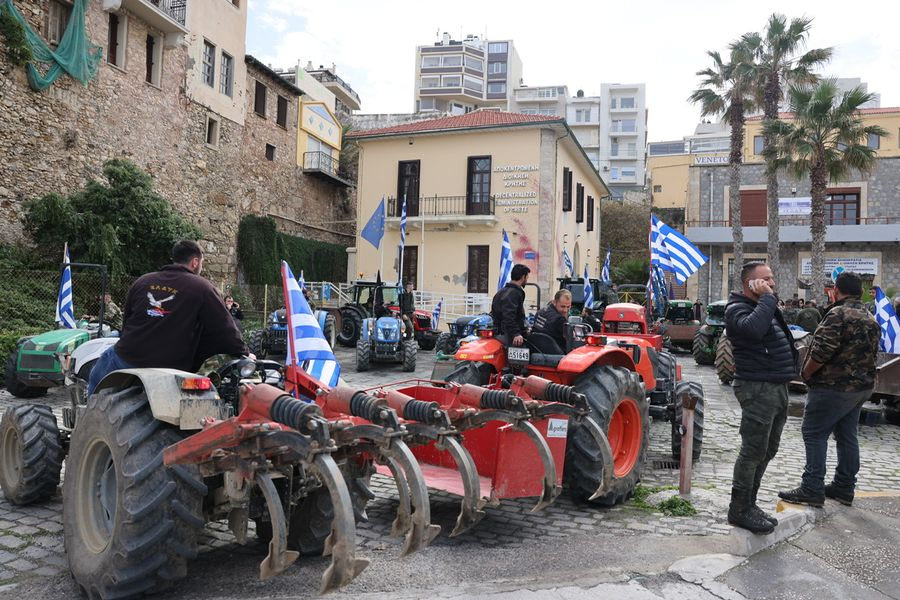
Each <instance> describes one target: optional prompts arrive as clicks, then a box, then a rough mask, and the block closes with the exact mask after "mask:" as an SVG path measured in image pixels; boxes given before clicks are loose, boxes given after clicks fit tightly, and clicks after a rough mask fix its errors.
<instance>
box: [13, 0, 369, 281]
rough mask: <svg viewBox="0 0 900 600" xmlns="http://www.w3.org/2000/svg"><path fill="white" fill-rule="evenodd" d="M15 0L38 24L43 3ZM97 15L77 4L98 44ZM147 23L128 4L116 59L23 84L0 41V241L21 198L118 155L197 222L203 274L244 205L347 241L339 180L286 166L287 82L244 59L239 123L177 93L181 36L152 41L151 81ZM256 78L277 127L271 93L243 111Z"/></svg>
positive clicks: (349, 210)
mask: <svg viewBox="0 0 900 600" xmlns="http://www.w3.org/2000/svg"><path fill="white" fill-rule="evenodd" d="M16 6H17V8H19V10H20V11H21V12H22V13H23V15H25V16H26V18H27V19H28V20H29V21H30V23H31V25H32V27H33V28H34V29H35V30H36V31H38V32H42V31H43V29H44V27H45V21H46V19H45V16H44V15H45V13H44V8H45V3H44V2H41V1H37V2H35V1H34V0H16ZM126 14H127V13H126ZM108 19H109V17H108V13H106V12H103V11H102V9H101V4H100V3H99V2H90V3H89V4H88V11H87V15H86V27H87V31H88V37H89V38H90V39H91V40H92V41H93V42H94V43H96V44H101V45H105V43H106V39H107V29H108ZM147 32H148V28H147V26H146V24H145V23H143V22H142V21H140V20H139V19H137V18H136V17H134V16H133V15H128V42H127V50H126V61H125V69H119V68H117V67H115V66H112V65H109V64H107V63H106V61H105V60H103V61H102V62H101V64H100V66H99V69H98V72H97V75H96V76H95V78H94V79H93V80H92V81H91V82H90V84H89V85H88V86H82V85H81V84H80V83H78V82H76V81H74V80H73V79H71V78H69V77H68V76H63V77H60V78H59V79H58V80H57V81H56V82H55V83H54V84H53V85H52V86H51V87H50V88H48V89H47V90H45V91H44V92H34V91H32V90H31V89H30V88H29V87H28V84H27V81H26V77H25V70H24V69H23V68H16V67H13V66H12V65H11V64H10V63H9V62H8V61H7V59H6V57H5V54H3V53H2V52H0V155H2V156H3V157H4V160H3V161H0V241H4V242H11V241H22V240H23V232H22V227H21V217H22V203H23V201H24V200H26V199H28V198H34V197H37V196H40V195H43V194H46V193H48V192H59V193H69V192H71V191H73V190H76V189H78V188H80V187H82V186H84V185H85V183H87V181H89V180H90V179H91V178H96V177H98V176H100V173H101V168H102V165H103V162H104V161H106V160H108V159H110V158H114V157H123V158H127V159H130V160H132V161H134V162H135V163H136V164H137V165H138V166H140V167H141V168H142V169H144V170H146V171H147V172H148V173H149V174H150V175H151V176H152V177H153V179H154V185H155V187H156V189H157V191H158V192H159V193H160V194H161V195H162V196H163V197H165V198H167V199H168V200H169V201H170V202H171V203H172V204H173V206H174V207H175V208H176V209H177V210H178V211H179V212H181V213H182V214H184V215H185V216H186V217H187V218H188V219H190V220H191V221H193V222H194V223H196V224H197V225H198V226H199V227H200V228H201V229H202V231H203V243H204V246H205V248H206V251H207V255H208V257H207V270H208V271H209V272H210V275H211V276H212V277H213V279H216V280H233V279H234V277H235V276H236V271H237V262H236V253H235V243H236V233H237V228H238V224H239V222H240V219H241V217H242V216H243V215H245V214H258V215H266V214H271V215H275V216H276V217H277V219H276V220H277V221H278V222H279V224H280V226H281V228H282V230H284V231H286V232H289V233H293V234H296V235H302V236H304V237H308V238H312V239H317V240H322V241H328V242H333V243H341V244H346V245H348V246H349V245H352V243H353V233H354V230H355V227H354V224H353V223H352V221H353V220H354V219H355V206H354V205H353V204H352V203H351V202H350V200H349V193H348V191H347V190H346V188H343V187H341V186H338V185H335V184H333V183H330V182H329V181H326V180H321V179H316V178H314V177H312V176H310V175H306V174H304V173H303V172H302V169H301V168H300V167H299V166H297V150H296V136H297V110H298V98H297V96H296V95H295V94H294V92H292V91H291V90H290V88H289V87H287V86H284V85H283V84H281V83H280V82H279V81H277V80H276V78H273V77H271V76H270V75H269V74H267V73H263V72H261V71H260V70H259V69H255V68H254V67H253V65H252V64H249V63H248V65H247V66H248V77H247V81H246V82H235V87H236V88H237V87H238V86H239V85H240V86H246V89H247V92H246V94H245V98H246V99H247V100H246V102H247V117H246V124H245V126H243V127H242V126H240V125H238V124H237V123H235V122H233V121H230V120H228V119H225V118H223V117H221V116H219V115H216V114H215V113H212V112H211V111H210V110H209V109H207V108H205V107H203V106H201V105H199V104H197V103H194V102H192V101H191V100H190V98H188V97H186V96H185V95H184V83H185V69H186V65H187V64H188V62H189V61H188V56H187V49H186V47H184V46H182V45H178V46H175V47H172V48H165V49H164V51H163V66H162V80H161V82H160V86H159V87H157V86H153V85H150V84H148V83H146V82H145V81H144V48H145V40H146V36H147ZM104 57H105V52H104ZM238 60H240V58H238ZM256 78H258V79H260V80H261V81H263V82H264V83H265V84H266V85H267V87H268V88H269V90H270V91H271V92H276V93H278V94H282V95H284V96H285V97H286V98H287V99H288V101H289V107H288V120H287V128H282V127H280V126H278V125H276V124H275V115H276V102H277V96H276V93H269V94H268V101H269V102H268V107H267V111H266V113H267V118H261V117H259V116H257V115H256V114H255V113H254V112H253V98H254V94H253V88H254V85H255V79H256ZM210 115H211V116H213V117H214V118H216V119H218V120H219V140H218V144H217V145H208V144H206V125H207V118H208V117H209V116H210ZM266 143H270V144H273V145H274V146H276V153H275V160H274V161H269V160H267V159H266V157H265V144H266ZM334 221H351V222H350V223H337V224H332V223H333V222H334Z"/></svg>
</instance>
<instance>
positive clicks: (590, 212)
mask: <svg viewBox="0 0 900 600" xmlns="http://www.w3.org/2000/svg"><path fill="white" fill-rule="evenodd" d="M587 230H588V231H593V230H594V197H593V196H588V202H587Z"/></svg>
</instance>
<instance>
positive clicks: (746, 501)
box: [728, 489, 775, 534]
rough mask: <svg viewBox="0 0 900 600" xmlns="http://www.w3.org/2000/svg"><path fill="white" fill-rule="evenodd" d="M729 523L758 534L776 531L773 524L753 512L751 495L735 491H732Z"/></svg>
mask: <svg viewBox="0 0 900 600" xmlns="http://www.w3.org/2000/svg"><path fill="white" fill-rule="evenodd" d="M728 523H729V524H730V525H734V526H735V527H741V528H743V529H746V530H747V531H751V532H753V533H757V534H767V533H772V531H774V529H775V526H774V525H772V523H770V522H769V521H767V520H766V519H765V518H763V517H762V516H761V515H759V514H758V513H757V512H756V511H754V510H753V508H752V505H751V504H750V497H749V494H748V493H747V492H743V491H739V490H735V489H732V490H731V506H729V507H728Z"/></svg>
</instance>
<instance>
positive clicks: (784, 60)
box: [743, 14, 832, 273]
mask: <svg viewBox="0 0 900 600" xmlns="http://www.w3.org/2000/svg"><path fill="white" fill-rule="evenodd" d="M811 24H812V19H811V18H808V17H801V18H796V19H791V20H790V22H788V20H787V18H786V17H785V16H784V15H779V14H773V15H772V16H770V17H769V21H768V23H767V24H766V30H765V32H764V33H763V35H760V34H758V33H748V34H746V35H744V36H743V40H744V42H745V43H746V44H747V46H748V48H749V49H750V51H751V52H753V54H754V57H755V61H754V63H753V71H754V77H755V79H756V83H755V86H756V100H757V103H758V104H761V105H762V107H763V114H764V115H765V118H766V119H777V118H778V105H779V104H780V103H781V98H782V92H783V87H782V84H787V85H804V84H809V85H811V84H814V83H816V81H817V80H818V77H817V76H816V75H815V74H814V73H813V69H815V68H816V67H818V66H820V65H822V64H823V63H825V62H827V61H829V60H830V59H831V52H832V50H831V48H817V49H814V50H809V51H808V52H806V53H804V54H802V55H799V56H798V55H797V54H798V52H799V50H800V49H801V48H802V47H803V46H804V45H805V44H806V39H807V37H808V36H809V29H810V25H811ZM772 141H773V140H772V139H771V137H770V136H765V145H766V146H768V145H770V144H772ZM766 204H767V206H768V215H769V218H768V226H769V243H768V248H767V250H768V255H769V266H770V267H771V268H772V271H773V272H775V273H778V267H779V264H780V262H781V261H780V258H779V240H778V235H779V232H778V229H779V222H778V172H777V171H776V170H774V169H767V171H766Z"/></svg>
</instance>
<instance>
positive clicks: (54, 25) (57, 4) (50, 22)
mask: <svg viewBox="0 0 900 600" xmlns="http://www.w3.org/2000/svg"><path fill="white" fill-rule="evenodd" d="M71 14H72V5H71V4H68V3H66V2H62V1H61V0H50V5H49V6H48V9H47V41H48V42H50V44H52V45H54V46H55V45H57V44H59V42H60V41H61V40H62V38H63V34H65V33H66V26H67V25H68V24H69V16H70V15H71Z"/></svg>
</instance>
